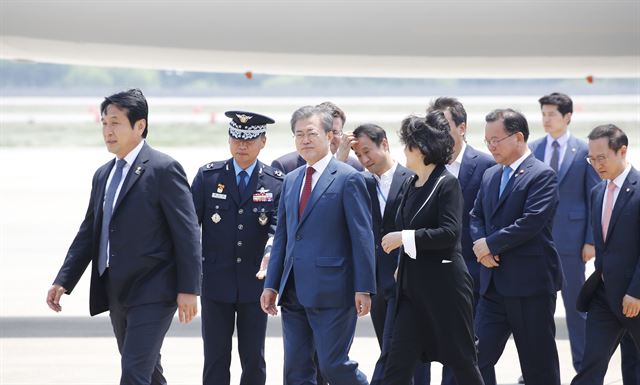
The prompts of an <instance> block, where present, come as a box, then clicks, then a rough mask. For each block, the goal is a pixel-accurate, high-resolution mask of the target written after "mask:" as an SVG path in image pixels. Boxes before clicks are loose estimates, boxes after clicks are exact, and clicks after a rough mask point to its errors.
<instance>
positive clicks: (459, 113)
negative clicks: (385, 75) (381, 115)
mask: <svg viewBox="0 0 640 385" xmlns="http://www.w3.org/2000/svg"><path fill="white" fill-rule="evenodd" d="M432 111H442V112H443V113H444V116H445V118H447V121H448V122H449V127H450V128H451V136H452V137H453V156H452V157H451V159H452V161H451V163H450V164H448V165H447V166H446V167H447V170H448V171H449V172H450V173H451V174H452V175H453V176H455V177H456V178H458V182H460V187H461V188H462V197H463V199H464V207H463V209H462V256H463V257H464V261H465V263H466V265H467V269H468V270H469V274H471V277H473V309H474V313H475V309H476V307H477V305H478V299H479V298H480V293H479V288H480V264H479V263H478V261H477V260H476V257H475V254H474V253H473V242H472V241H471V233H470V231H469V212H470V211H471V209H473V203H474V202H475V200H476V196H477V195H478V190H479V189H480V183H481V182H482V175H484V172H485V170H486V169H488V168H489V167H491V166H493V165H495V164H496V162H495V161H494V160H493V158H492V157H491V156H489V155H488V154H486V153H484V152H482V151H478V150H476V149H475V148H473V147H472V146H471V145H469V144H468V143H467V139H466V134H467V111H466V110H465V109H464V106H463V105H462V103H460V101H458V99H455V98H449V97H440V98H438V99H436V100H435V101H433V102H432V103H431V104H430V105H429V107H428V108H427V113H429V112H432ZM442 384H443V385H455V384H456V380H455V377H454V376H453V371H452V370H451V369H450V368H448V367H444V368H443V370H442Z"/></svg>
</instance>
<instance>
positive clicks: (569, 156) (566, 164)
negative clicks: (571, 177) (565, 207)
mask: <svg viewBox="0 0 640 385" xmlns="http://www.w3.org/2000/svg"><path fill="white" fill-rule="evenodd" d="M575 141H576V139H575V138H574V137H573V135H571V136H570V137H569V140H568V141H567V150H566V151H565V152H564V158H562V166H560V170H558V185H559V184H560V183H562V180H563V179H564V177H565V176H567V172H568V171H569V168H570V167H571V164H572V163H573V159H574V158H575V157H576V153H577V151H578V149H577V148H576V143H575Z"/></svg>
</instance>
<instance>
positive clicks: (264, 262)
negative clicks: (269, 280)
mask: <svg viewBox="0 0 640 385" xmlns="http://www.w3.org/2000/svg"><path fill="white" fill-rule="evenodd" d="M269 257H270V254H265V256H264V257H262V262H260V270H258V272H257V273H256V278H258V279H264V277H266V276H267V267H269Z"/></svg>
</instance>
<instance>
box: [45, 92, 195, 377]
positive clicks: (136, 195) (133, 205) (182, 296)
mask: <svg viewBox="0 0 640 385" xmlns="http://www.w3.org/2000/svg"><path fill="white" fill-rule="evenodd" d="M100 111H101V114H102V134H103V136H104V141H105V144H106V146H107V149H108V150H109V152H111V153H113V154H115V155H116V158H115V159H113V160H111V161H109V162H108V163H106V164H105V165H103V166H102V167H100V168H99V169H98V170H97V171H96V173H95V175H94V177H93V182H92V189H91V196H90V199H89V207H88V209H87V213H86V215H85V218H84V221H83V222H82V225H81V226H80V230H79V231H78V234H77V235H76V237H75V239H74V241H73V243H72V244H71V247H70V248H69V252H68V253H67V256H66V258H65V260H64V263H63V265H62V267H61V268H60V271H59V272H58V275H57V276H56V278H55V280H54V283H53V286H52V287H51V288H50V289H49V292H48V293H47V304H48V305H49V307H50V308H51V309H53V310H54V311H60V310H61V309H62V308H61V306H60V297H61V295H62V294H63V293H67V294H70V293H71V291H72V290H73V288H74V287H75V285H76V283H77V282H78V280H79V279H80V277H81V276H82V274H83V272H84V271H85V269H86V268H87V266H88V265H89V263H90V262H92V265H91V296H90V313H91V315H95V314H98V313H102V312H104V311H107V310H109V316H110V318H111V324H112V325H113V331H114V334H115V336H116V340H117V342H118V349H119V351H120V355H121V356H122V359H121V365H122V374H121V379H120V384H121V385H138V384H140V385H142V384H145V385H149V384H154V385H160V384H166V383H167V382H166V380H165V378H164V377H163V375H162V366H161V365H160V347H161V346H162V341H163V339H164V336H165V334H166V332H167V330H168V329H169V326H170V324H171V321H172V319H173V315H174V314H175V312H176V308H177V309H178V314H179V318H180V321H181V322H190V321H191V320H192V319H193V317H194V316H195V315H196V313H197V310H198V306H197V295H198V294H200V276H201V271H202V268H201V260H200V259H201V254H200V245H199V234H198V222H197V219H196V215H195V211H194V208H193V201H192V198H191V193H190V191H189V183H188V182H187V179H186V176H185V173H184V170H183V169H182V166H180V164H179V163H178V162H176V161H175V160H173V159H172V158H170V157H169V156H167V155H165V154H163V153H161V152H158V151H156V150H154V149H152V148H151V147H150V146H149V145H148V144H146V142H145V140H144V138H146V136H147V115H148V107H147V101H146V99H145V97H144V95H142V92H141V91H140V90H137V89H134V90H129V91H126V92H120V93H117V94H115V95H112V96H109V97H107V98H105V100H104V101H103V102H102V105H101V106H100Z"/></svg>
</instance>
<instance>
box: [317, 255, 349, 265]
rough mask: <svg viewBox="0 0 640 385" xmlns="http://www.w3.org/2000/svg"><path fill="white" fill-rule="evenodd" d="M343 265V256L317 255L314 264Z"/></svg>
mask: <svg viewBox="0 0 640 385" xmlns="http://www.w3.org/2000/svg"><path fill="white" fill-rule="evenodd" d="M342 265H344V258H343V257H318V258H316V266H318V267H341V266H342Z"/></svg>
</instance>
